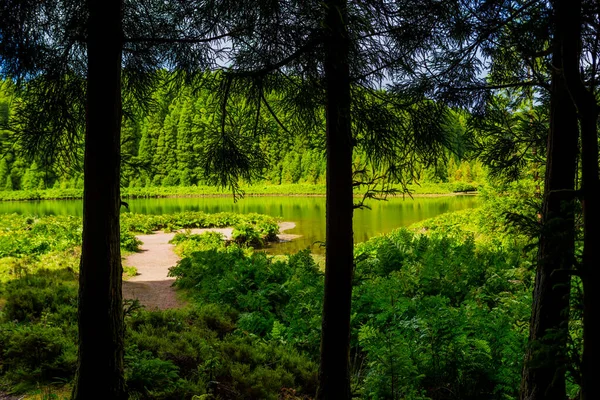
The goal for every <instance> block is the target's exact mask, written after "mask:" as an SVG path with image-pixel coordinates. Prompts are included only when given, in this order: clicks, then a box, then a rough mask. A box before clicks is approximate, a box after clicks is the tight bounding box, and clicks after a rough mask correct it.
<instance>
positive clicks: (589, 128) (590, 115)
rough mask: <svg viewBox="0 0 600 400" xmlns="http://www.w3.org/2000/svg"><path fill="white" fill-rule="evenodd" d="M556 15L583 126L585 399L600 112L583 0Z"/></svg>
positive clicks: (597, 222)
mask: <svg viewBox="0 0 600 400" xmlns="http://www.w3.org/2000/svg"><path fill="white" fill-rule="evenodd" d="M555 4H556V13H557V14H558V15H560V18H559V21H560V23H561V24H562V26H563V29H564V32H565V43H564V46H563V49H562V50H563V57H564V59H563V69H564V73H565V78H566V80H567V87H568V89H569V92H570V94H571V97H572V99H573V101H574V102H575V105H576V107H577V111H578V115H579V122H580V126H581V178H582V185H581V194H582V208H583V260H582V266H581V279H582V282H583V357H582V365H581V374H582V380H581V382H582V384H581V398H582V399H583V400H592V399H594V400H596V399H600V385H599V384H598V382H597V381H596V379H597V377H598V370H599V369H598V367H597V363H598V360H600V346H598V341H599V340H600V329H599V328H600V327H599V325H598V320H600V315H599V314H598V313H599V311H600V291H599V290H598V288H597V287H596V286H598V284H599V283H600V269H599V268H600V248H599V245H600V208H598V206H599V204H600V180H599V177H598V130H597V129H598V128H597V123H598V114H599V111H600V108H599V107H598V103H597V101H596V96H595V94H594V93H593V92H592V91H590V90H588V89H587V87H586V86H585V84H584V82H583V78H582V76H581V73H580V58H581V54H580V48H581V26H582V23H583V20H582V1H581V0H556V2H555Z"/></svg>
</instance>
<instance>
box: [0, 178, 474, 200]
mask: <svg viewBox="0 0 600 400" xmlns="http://www.w3.org/2000/svg"><path fill="white" fill-rule="evenodd" d="M477 187H478V184H476V183H462V182H455V183H426V184H422V185H409V186H408V193H410V194H411V195H412V196H431V195H451V194H454V193H463V192H467V191H475V190H477ZM397 189H398V191H399V193H402V189H401V188H400V187H398V188H397ZM242 190H243V191H244V193H245V195H246V196H324V195H325V185H311V184H303V183H298V184H284V185H270V184H256V185H247V186H242ZM121 193H122V195H123V198H129V199H135V198H153V197H201V196H231V192H229V191H227V190H223V189H220V188H217V187H214V186H187V187H184V186H165V187H162V186H157V187H143V188H123V189H122V190H121ZM361 193H362V191H361V190H360V189H355V194H356V195H357V196H360V195H361ZM82 197H83V189H75V188H71V189H45V190H12V191H0V201H22V200H67V199H81V198H82Z"/></svg>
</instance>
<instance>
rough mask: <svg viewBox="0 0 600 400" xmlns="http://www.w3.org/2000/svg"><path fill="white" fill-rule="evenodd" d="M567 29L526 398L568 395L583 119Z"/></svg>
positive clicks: (558, 74)
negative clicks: (569, 68) (567, 75)
mask: <svg viewBox="0 0 600 400" xmlns="http://www.w3.org/2000/svg"><path fill="white" fill-rule="evenodd" d="M563 40H564V38H563V35H562V32H561V31H560V30H559V29H554V43H553V58H552V64H553V65H554V66H555V68H554V69H553V72H552V89H551V98H550V132H549V134H548V144H547V163H546V176H545V185H544V192H545V193H544V200H543V201H544V203H543V211H542V223H543V231H542V235H541V237H540V242H539V249H538V259H537V269H536V276H535V289H534V292H533V304H532V313H531V324H530V327H529V348H528V349H527V353H526V355H525V366H524V369H523V378H522V382H521V399H522V400H542V399H544V400H554V399H556V400H564V399H565V397H566V388H565V367H566V364H567V361H566V346H567V338H568V322H569V292H570V279H571V278H570V274H569V270H571V268H572V266H573V262H574V258H573V257H574V252H575V219H574V200H575V198H574V190H575V179H576V174H577V149H578V140H577V139H578V124H577V112H576V110H575V105H574V104H573V102H572V101H571V99H570V97H569V92H568V91H567V87H566V83H565V80H564V76H563V74H562V71H561V70H560V69H559V68H560V66H561V65H562V41H563Z"/></svg>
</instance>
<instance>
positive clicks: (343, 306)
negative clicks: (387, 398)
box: [317, 0, 354, 400]
mask: <svg viewBox="0 0 600 400" xmlns="http://www.w3.org/2000/svg"><path fill="white" fill-rule="evenodd" d="M325 7H326V16H325V27H326V29H327V30H328V31H327V32H328V35H327V39H326V42H325V80H326V88H327V97H326V99H327V106H326V107H327V110H326V111H327V115H326V119H327V133H326V136H327V205H326V224H327V227H326V236H327V247H326V250H325V299H324V304H323V329H322V334H321V363H320V366H319V389H318V391H317V399H320V400H324V399H336V400H344V399H350V374H349V348H350V306H351V296H352V273H353V261H354V260H353V233H352V213H353V208H354V206H353V198H352V132H351V128H350V126H351V125H350V77H349V76H350V72H349V67H348V52H349V38H348V32H347V5H346V0H328V1H326V2H325Z"/></svg>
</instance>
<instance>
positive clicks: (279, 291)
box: [0, 192, 533, 399]
mask: <svg viewBox="0 0 600 400" xmlns="http://www.w3.org/2000/svg"><path fill="white" fill-rule="evenodd" d="M513 193H515V192H513ZM518 197H519V196H515V195H513V196H508V197H506V196H500V197H497V196H490V197H489V198H490V200H489V201H488V202H487V203H486V204H485V205H484V206H483V207H481V208H480V209H477V210H476V211H474V210H469V211H462V212H458V213H452V214H444V215H442V216H440V217H438V218H435V219H433V220H428V221H424V222H422V223H419V224H417V225H415V226H413V227H412V228H411V229H406V228H403V229H400V230H397V231H395V232H393V233H391V234H389V235H385V236H379V237H375V238H373V239H371V240H369V241H367V242H365V243H362V244H359V245H357V246H356V248H355V261H356V270H355V277H354V284H353V285H354V291H353V309H354V311H353V317H352V337H351V343H352V352H351V354H352V362H353V365H354V367H353V371H352V385H353V392H354V393H356V394H357V395H359V397H360V398H406V399H429V398H439V395H438V393H439V392H440V391H445V392H447V393H452V394H446V395H445V397H444V398H449V399H479V398H490V399H511V398H517V395H518V388H519V381H520V373H521V369H522V358H523V354H524V349H525V343H526V339H527V326H528V321H529V313H530V305H531V287H532V278H533V274H532V271H531V263H532V254H531V252H530V251H528V248H527V247H526V246H525V240H524V237H522V236H519V235H517V234H516V233H514V232H513V233H510V234H509V233H506V232H500V231H498V230H497V229H496V227H495V224H503V223H504V222H503V221H502V220H500V219H501V218H504V214H503V211H504V210H507V209H510V208H513V207H514V206H515V205H514V204H513V203H512V201H513V200H511V199H517V198H518ZM492 199H495V200H493V201H495V203H494V202H493V201H492ZM80 224H81V221H80V219H78V218H73V217H46V218H32V217H23V216H18V215H8V216H4V217H3V218H2V219H0V227H1V228H2V231H1V235H2V236H1V241H0V251H2V255H3V258H2V259H1V260H2V261H1V262H2V264H0V265H2V266H3V269H2V270H0V277H1V278H2V281H3V282H4V284H3V286H2V291H1V293H0V299H1V300H0V304H1V309H2V311H1V312H0V321H1V322H0V360H2V363H1V365H0V389H1V388H11V390H13V391H16V392H34V391H35V389H36V388H37V387H39V385H42V386H43V387H52V385H58V386H57V387H60V386H61V385H63V384H67V385H68V384H69V383H70V382H71V381H72V379H73V376H74V369H75V365H76V345H75V343H76V342H75V340H76V332H77V324H76V312H77V310H76V303H77V301H76V295H77V282H76V280H77V261H78V260H77V257H78V251H77V246H79V245H80V229H81V228H80ZM208 226H214V227H217V226H218V227H222V226H236V229H235V231H237V234H236V233H234V237H235V238H237V239H238V240H237V241H241V239H240V238H241V237H244V238H245V240H246V242H245V243H243V244H239V245H238V244H237V243H226V242H224V241H223V240H222V236H221V235H220V234H218V233H215V232H209V233H205V234H202V235H194V234H191V233H190V232H189V231H183V232H181V233H178V234H176V235H175V237H174V239H173V243H175V244H176V251H177V252H178V253H179V254H180V255H181V256H182V257H183V259H182V261H181V262H180V263H179V264H178V265H177V267H175V268H173V269H172V270H171V274H172V275H173V276H175V277H176V285H177V287H179V288H180V289H181V290H183V292H184V293H186V296H187V297H188V299H189V300H190V306H188V307H187V308H185V309H181V310H170V311H161V312H159V311H153V312H149V311H145V310H143V309H141V308H140V307H139V305H138V304H136V303H135V302H134V303H131V302H128V303H127V304H126V305H125V309H126V326H127V333H126V357H125V361H126V379H127V384H128V387H129V389H130V391H131V398H132V399H178V398H190V397H191V396H193V395H195V396H198V398H206V399H211V398H224V399H227V398H237V397H236V396H242V397H243V398H248V399H278V398H288V399H295V398H305V397H303V396H308V397H311V396H312V395H314V393H315V391H316V385H317V375H316V374H317V365H318V355H319V336H320V329H321V325H320V324H321V306H322V296H323V274H322V269H321V268H320V267H319V266H318V265H317V264H316V263H315V261H314V259H313V257H312V256H311V254H310V253H309V252H308V250H306V251H302V252H299V253H297V254H294V255H290V256H276V257H273V256H268V255H266V254H265V253H262V252H255V251H253V250H252V249H250V248H247V247H246V244H256V242H254V243H252V242H253V240H255V239H256V238H257V237H258V238H260V239H261V240H265V239H268V238H269V237H271V236H272V235H273V234H274V233H276V227H277V225H276V223H275V221H274V220H273V219H271V218H268V217H265V216H260V215H249V216H242V215H237V214H231V213H220V214H215V215H209V214H204V213H182V214H173V215H158V216H146V215H137V214H130V213H124V214H123V215H122V231H123V232H122V234H123V235H122V236H123V237H124V241H122V246H123V247H124V248H130V249H133V248H135V247H136V245H134V244H132V243H131V239H127V237H128V236H127V235H131V236H129V237H130V238H131V237H133V236H132V232H150V231H153V230H157V229H166V230H178V229H186V228H195V227H208ZM248 242H250V243H248ZM50 258H54V259H55V260H59V259H60V260H61V261H60V263H59V262H58V261H56V263H55V264H49V263H48V260H49V259H50ZM48 385H51V386H48ZM46 390H49V391H52V389H46ZM211 396H213V397H211ZM214 396H216V397H214ZM219 396H220V397H219Z"/></svg>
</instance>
